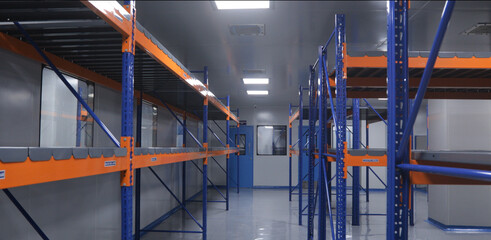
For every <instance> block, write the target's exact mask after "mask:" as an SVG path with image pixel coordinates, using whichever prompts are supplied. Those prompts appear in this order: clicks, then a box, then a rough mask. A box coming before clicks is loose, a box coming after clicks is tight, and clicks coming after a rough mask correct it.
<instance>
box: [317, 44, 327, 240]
mask: <svg viewBox="0 0 491 240" xmlns="http://www.w3.org/2000/svg"><path fill="white" fill-rule="evenodd" d="M317 53H318V55H319V63H320V64H319V68H318V75H317V88H318V90H317V93H318V94H319V95H318V98H317V101H318V103H317V104H318V119H319V133H318V134H317V148H318V151H319V163H320V166H319V179H318V180H317V184H318V185H319V212H318V214H319V217H318V218H317V220H318V225H317V229H318V230H317V235H318V239H319V240H326V226H327V225H326V202H327V199H326V194H327V191H326V188H327V186H326V182H324V177H325V175H324V172H325V171H324V169H325V166H326V160H327V158H326V156H324V155H323V153H325V152H327V146H326V140H327V136H326V127H327V126H326V125H327V122H326V121H325V119H326V105H327V101H326V97H325V95H326V93H327V86H324V77H323V75H324V71H323V70H324V69H323V62H324V61H323V56H322V55H323V50H322V46H319V47H318V50H317Z"/></svg>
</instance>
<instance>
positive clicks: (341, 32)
mask: <svg viewBox="0 0 491 240" xmlns="http://www.w3.org/2000/svg"><path fill="white" fill-rule="evenodd" d="M335 24H336V37H335V38H336V117H337V119H336V121H335V122H336V145H337V146H336V156H337V158H336V239H338V240H344V239H346V179H345V178H344V170H343V168H344V153H343V150H344V143H345V141H346V74H347V73H346V72H344V70H345V69H344V57H345V56H344V53H345V49H344V48H345V42H346V31H345V16H344V14H336V23H335Z"/></svg>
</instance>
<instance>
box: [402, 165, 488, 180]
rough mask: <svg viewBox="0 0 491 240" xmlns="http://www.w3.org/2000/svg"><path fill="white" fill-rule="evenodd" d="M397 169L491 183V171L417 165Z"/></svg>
mask: <svg viewBox="0 0 491 240" xmlns="http://www.w3.org/2000/svg"><path fill="white" fill-rule="evenodd" d="M397 167H398V168H401V169H404V170H407V171H415V172H426V173H434V174H439V175H444V176H452V177H460V178H468V179H474V180H481V181H488V182H491V171H485V170H480V169H468V168H454V167H441V166H429V165H416V164H408V163H403V164H398V165H397Z"/></svg>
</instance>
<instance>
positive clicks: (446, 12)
mask: <svg viewBox="0 0 491 240" xmlns="http://www.w3.org/2000/svg"><path fill="white" fill-rule="evenodd" d="M454 6H455V1H447V2H446V4H445V8H444V9H443V14H442V17H441V20H440V24H439V25H438V30H437V32H436V36H435V40H434V41H433V45H432V46H431V51H430V55H429V56H428V61H427V62H426V67H425V69H424V72H423V76H422V77H421V81H420V83H419V87H418V92H417V93H416V97H415V100H414V103H413V106H412V107H411V112H410V113H411V114H410V115H409V118H408V123H407V125H406V128H405V129H404V133H403V135H402V138H401V144H400V145H399V148H398V150H399V151H398V155H397V156H398V157H402V155H403V154H406V153H405V151H403V150H405V149H406V148H407V146H406V145H407V144H408V141H409V136H410V135H411V131H412V129H413V126H414V122H415V121H416V117H417V116H418V111H419V108H420V106H421V102H422V101H423V98H424V96H425V93H426V89H427V88H428V84H429V82H430V78H431V73H432V72H433V68H434V66H435V62H436V58H437V57H438V52H439V51H440V46H441V44H442V41H443V37H444V36H445V32H446V31H447V26H448V23H449V22H450V18H451V17H452V12H453V8H454ZM406 150H407V149H406Z"/></svg>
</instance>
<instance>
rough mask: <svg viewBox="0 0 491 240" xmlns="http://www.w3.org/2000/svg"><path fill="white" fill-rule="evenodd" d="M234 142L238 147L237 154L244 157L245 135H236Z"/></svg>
mask: <svg viewBox="0 0 491 240" xmlns="http://www.w3.org/2000/svg"><path fill="white" fill-rule="evenodd" d="M235 142H236V143H237V145H239V149H240V150H239V154H240V155H246V150H247V149H246V135H245V134H236V135H235Z"/></svg>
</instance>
